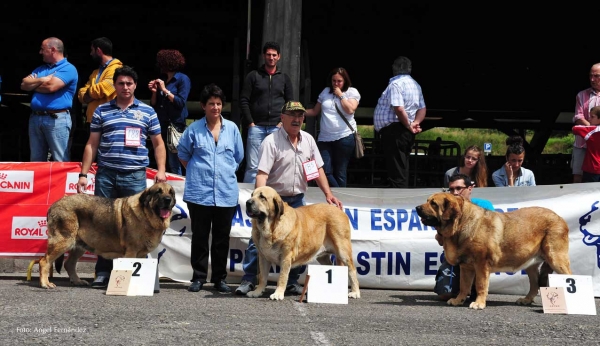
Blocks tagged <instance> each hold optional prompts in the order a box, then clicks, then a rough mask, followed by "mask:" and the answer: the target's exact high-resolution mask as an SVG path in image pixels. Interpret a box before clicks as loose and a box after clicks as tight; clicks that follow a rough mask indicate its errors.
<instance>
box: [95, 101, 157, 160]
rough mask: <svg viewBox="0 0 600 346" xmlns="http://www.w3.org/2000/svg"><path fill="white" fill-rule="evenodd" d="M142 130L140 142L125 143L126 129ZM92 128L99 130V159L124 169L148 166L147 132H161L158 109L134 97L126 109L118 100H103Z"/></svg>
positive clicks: (149, 133)
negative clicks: (105, 101) (156, 110)
mask: <svg viewBox="0 0 600 346" xmlns="http://www.w3.org/2000/svg"><path fill="white" fill-rule="evenodd" d="M128 128H129V130H130V131H131V130H133V131H132V132H135V130H136V129H140V130H139V134H140V140H139V144H135V145H131V143H130V144H129V145H126V143H125V132H126V129H128ZM90 132H99V133H100V134H101V135H100V144H99V146H98V154H97V157H96V162H97V164H98V167H106V168H110V169H114V170H117V171H121V172H129V171H137V170H140V169H145V168H146V167H147V166H148V165H149V164H150V159H149V158H148V148H147V147H146V140H147V139H148V136H151V135H159V134H160V124H159V122H158V117H157V116H156V112H155V111H154V109H153V108H152V107H150V106H149V105H147V104H145V103H143V102H141V101H139V100H138V99H134V101H133V104H132V105H131V106H129V107H128V108H127V109H125V110H121V109H120V108H119V107H118V106H117V100H116V99H114V100H112V101H110V102H107V103H104V104H102V105H100V106H98V108H96V111H94V115H93V116H92V122H91V123H90Z"/></svg>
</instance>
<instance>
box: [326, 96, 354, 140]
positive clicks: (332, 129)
mask: <svg viewBox="0 0 600 346" xmlns="http://www.w3.org/2000/svg"><path fill="white" fill-rule="evenodd" d="M329 90H330V89H329V87H327V88H325V89H323V91H321V94H319V98H318V99H317V101H318V102H319V103H320V104H321V123H320V125H319V139H318V140H319V142H332V141H337V140H338V139H340V138H344V137H347V136H349V135H350V134H351V133H352V130H350V128H349V127H348V125H346V122H344V120H342V118H341V117H340V114H339V113H338V112H337V110H336V109H335V104H337V106H338V108H339V109H340V111H341V112H342V113H343V114H344V115H345V116H346V119H348V122H349V123H350V125H351V126H352V128H353V129H354V131H356V121H355V120H354V114H346V112H344V109H343V108H342V106H341V105H340V99H339V98H338V97H337V96H335V94H333V93H331V94H330V93H329ZM344 94H345V95H346V97H347V98H349V99H355V100H356V101H358V102H360V94H359V93H358V90H356V89H355V88H348V90H346V92H345V93H344ZM334 103H335V104H334Z"/></svg>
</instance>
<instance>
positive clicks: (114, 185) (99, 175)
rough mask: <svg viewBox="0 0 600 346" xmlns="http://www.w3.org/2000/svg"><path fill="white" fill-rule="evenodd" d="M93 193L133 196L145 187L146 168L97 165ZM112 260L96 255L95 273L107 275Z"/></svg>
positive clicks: (110, 269)
mask: <svg viewBox="0 0 600 346" xmlns="http://www.w3.org/2000/svg"><path fill="white" fill-rule="evenodd" d="M95 185H96V186H95V190H94V195H96V196H102V197H109V198H121V197H129V196H133V195H135V194H136V193H139V192H141V191H143V190H144V189H146V187H147V183H146V169H145V168H144V169H141V170H137V171H133V172H119V171H116V170H114V169H109V168H104V167H98V171H97V172H96V183H95ZM112 267H113V261H112V260H108V259H105V258H104V257H102V256H98V261H97V262H96V270H95V271H96V275H98V276H100V275H102V276H109V275H110V272H111V271H112Z"/></svg>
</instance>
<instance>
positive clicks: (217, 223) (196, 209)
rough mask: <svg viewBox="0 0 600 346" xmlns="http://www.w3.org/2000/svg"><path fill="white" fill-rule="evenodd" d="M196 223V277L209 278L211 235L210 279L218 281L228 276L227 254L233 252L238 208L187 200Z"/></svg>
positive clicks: (193, 259)
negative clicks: (233, 222) (232, 234)
mask: <svg viewBox="0 0 600 346" xmlns="http://www.w3.org/2000/svg"><path fill="white" fill-rule="evenodd" d="M187 206H188V210H189V212H190V220H191V222H192V254H191V260H190V262H191V264H192V270H193V275H192V280H191V281H196V280H197V281H200V282H203V283H205V282H206V278H207V277H208V254H209V246H208V238H209V235H211V233H212V242H211V244H210V263H211V269H212V274H211V277H210V281H211V282H213V283H217V282H219V281H221V280H225V278H226V277H227V255H228V253H229V233H230V232H231V220H232V219H233V215H234V213H235V207H215V206H204V205H198V204H194V203H190V202H188V203H187Z"/></svg>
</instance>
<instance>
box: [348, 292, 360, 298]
mask: <svg viewBox="0 0 600 346" xmlns="http://www.w3.org/2000/svg"><path fill="white" fill-rule="evenodd" d="M348 298H354V299H358V298H360V292H350V293H348Z"/></svg>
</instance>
